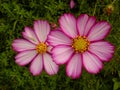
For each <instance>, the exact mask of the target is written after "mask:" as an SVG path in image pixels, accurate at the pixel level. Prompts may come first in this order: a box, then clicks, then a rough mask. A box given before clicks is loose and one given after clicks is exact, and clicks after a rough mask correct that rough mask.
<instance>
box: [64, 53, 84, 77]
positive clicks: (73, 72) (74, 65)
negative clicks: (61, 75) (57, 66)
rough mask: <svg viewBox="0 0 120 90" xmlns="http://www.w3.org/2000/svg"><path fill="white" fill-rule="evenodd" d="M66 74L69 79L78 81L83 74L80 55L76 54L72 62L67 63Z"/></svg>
mask: <svg viewBox="0 0 120 90" xmlns="http://www.w3.org/2000/svg"><path fill="white" fill-rule="evenodd" d="M66 72H67V75H68V76H69V77H71V78H72V79H76V78H79V77H80V74H81V73H82V58H81V55H80V54H74V55H73V57H72V58H71V60H70V61H69V62H68V63H67V66H66Z"/></svg>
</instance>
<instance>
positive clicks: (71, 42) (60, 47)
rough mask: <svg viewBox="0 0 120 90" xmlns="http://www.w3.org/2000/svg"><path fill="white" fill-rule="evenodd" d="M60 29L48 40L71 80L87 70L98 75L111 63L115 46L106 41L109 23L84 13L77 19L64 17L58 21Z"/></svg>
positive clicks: (55, 57)
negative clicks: (105, 63) (107, 62)
mask: <svg viewBox="0 0 120 90" xmlns="http://www.w3.org/2000/svg"><path fill="white" fill-rule="evenodd" d="M59 24H60V28H61V30H54V31H52V32H51V33H50V35H49V37H48V42H49V43H50V44H51V45H52V46H53V49H52V56H53V59H54V61H55V62H56V63H57V64H66V73H67V75H68V76H69V77H71V78H73V79H75V78H79V77H80V75H81V73H82V68H83V67H84V68H85V69H86V70H87V71H88V72H89V73H92V74H97V73H98V72H99V71H100V70H101V69H102V68H103V62H104V61H110V59H111V58H112V56H113V53H114V46H113V45H112V44H110V43H109V42H107V41H105V40H104V38H105V37H106V36H107V35H108V33H109V32H110V29H111V26H110V24H109V23H108V22H106V21H99V22H96V18H95V17H93V16H88V15H87V14H81V15H80V16H79V17H78V18H77V19H76V18H75V17H74V16H73V15H72V14H64V15H62V16H61V17H60V19H59Z"/></svg>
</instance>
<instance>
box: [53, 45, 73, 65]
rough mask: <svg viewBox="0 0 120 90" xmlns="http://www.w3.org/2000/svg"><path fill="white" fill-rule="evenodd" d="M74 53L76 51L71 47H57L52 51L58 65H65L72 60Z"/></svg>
mask: <svg viewBox="0 0 120 90" xmlns="http://www.w3.org/2000/svg"><path fill="white" fill-rule="evenodd" d="M73 52H74V51H73V49H72V48H71V47H70V46H63V45H59V46H56V47H54V48H53V49H52V56H53V60H54V61H55V62H56V63H57V64H64V63H66V62H67V61H68V60H69V59H70V58H71V56H72V54H73Z"/></svg>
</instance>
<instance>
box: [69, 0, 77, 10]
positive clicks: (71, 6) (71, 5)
mask: <svg viewBox="0 0 120 90" xmlns="http://www.w3.org/2000/svg"><path fill="white" fill-rule="evenodd" d="M75 5H76V3H75V1H74V0H70V8H71V9H73V8H74V7H75Z"/></svg>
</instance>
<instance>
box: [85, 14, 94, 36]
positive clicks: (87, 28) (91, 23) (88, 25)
mask: <svg viewBox="0 0 120 90" xmlns="http://www.w3.org/2000/svg"><path fill="white" fill-rule="evenodd" d="M95 23H96V18H95V17H94V16H91V17H89V19H88V21H87V23H86V25H85V30H84V34H83V36H87V35H88V32H89V31H90V30H91V28H92V26H94V24H95Z"/></svg>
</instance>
